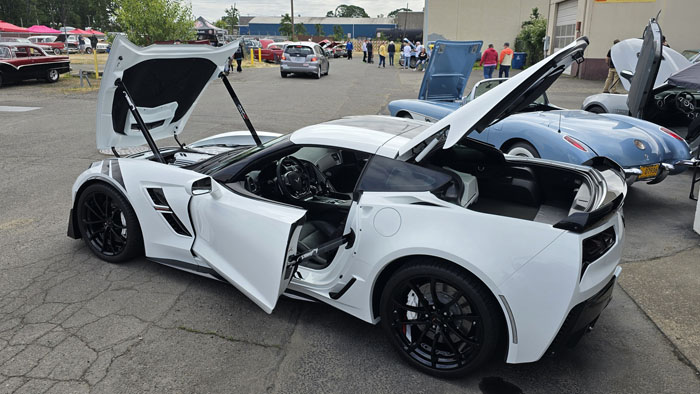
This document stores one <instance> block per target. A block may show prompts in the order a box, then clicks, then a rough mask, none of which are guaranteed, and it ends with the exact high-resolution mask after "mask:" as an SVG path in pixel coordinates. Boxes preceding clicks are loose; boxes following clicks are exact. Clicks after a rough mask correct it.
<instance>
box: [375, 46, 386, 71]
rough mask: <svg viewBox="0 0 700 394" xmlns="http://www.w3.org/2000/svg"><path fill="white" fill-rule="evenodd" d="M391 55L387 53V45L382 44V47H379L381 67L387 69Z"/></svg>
mask: <svg viewBox="0 0 700 394" xmlns="http://www.w3.org/2000/svg"><path fill="white" fill-rule="evenodd" d="M388 55H389V53H388V52H387V51H386V44H385V43H382V45H380V46H379V66H378V67H377V68H379V67H384V68H386V57H387V56H388Z"/></svg>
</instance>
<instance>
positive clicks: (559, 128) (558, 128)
mask: <svg viewBox="0 0 700 394" xmlns="http://www.w3.org/2000/svg"><path fill="white" fill-rule="evenodd" d="M557 131H558V132H559V133H560V134H561V112H559V126H557Z"/></svg>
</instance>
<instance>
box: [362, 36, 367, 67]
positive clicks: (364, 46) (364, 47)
mask: <svg viewBox="0 0 700 394" xmlns="http://www.w3.org/2000/svg"><path fill="white" fill-rule="evenodd" d="M362 62H363V63H367V40H365V41H362Z"/></svg>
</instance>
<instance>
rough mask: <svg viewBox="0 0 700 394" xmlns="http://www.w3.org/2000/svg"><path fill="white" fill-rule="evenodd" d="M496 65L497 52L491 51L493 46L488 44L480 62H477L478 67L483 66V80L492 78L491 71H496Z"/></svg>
mask: <svg viewBox="0 0 700 394" xmlns="http://www.w3.org/2000/svg"><path fill="white" fill-rule="evenodd" d="M497 64H498V52H496V50H495V49H493V44H489V47H488V49H486V50H485V51H484V54H483V55H481V61H480V62H479V65H481V66H484V78H486V79H490V78H493V70H495V69H496V65H497Z"/></svg>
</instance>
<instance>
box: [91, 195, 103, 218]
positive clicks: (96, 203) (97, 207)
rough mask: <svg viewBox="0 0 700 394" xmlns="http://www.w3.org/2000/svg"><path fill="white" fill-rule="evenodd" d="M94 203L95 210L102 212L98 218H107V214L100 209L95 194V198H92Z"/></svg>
mask: <svg viewBox="0 0 700 394" xmlns="http://www.w3.org/2000/svg"><path fill="white" fill-rule="evenodd" d="M92 202H94V203H95V209H97V210H98V211H100V214H99V215H98V216H101V217H106V216H107V212H106V211H103V210H102V207H100V202H99V201H97V196H96V195H94V194H93V196H92Z"/></svg>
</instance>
